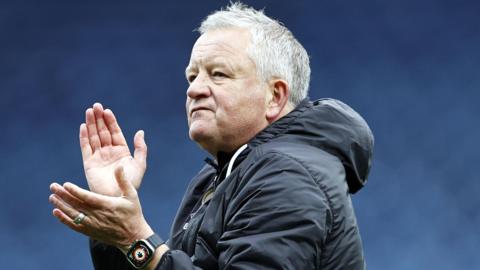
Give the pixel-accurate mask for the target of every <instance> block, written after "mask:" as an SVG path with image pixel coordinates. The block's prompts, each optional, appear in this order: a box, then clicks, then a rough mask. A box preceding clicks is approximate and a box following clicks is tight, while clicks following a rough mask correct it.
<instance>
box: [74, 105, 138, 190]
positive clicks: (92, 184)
mask: <svg viewBox="0 0 480 270" xmlns="http://www.w3.org/2000/svg"><path fill="white" fill-rule="evenodd" d="M85 115H86V117H85V118H86V119H85V123H83V124H81V125H80V135H79V137H80V148H81V150H82V158H83V167H84V170H85V176H86V178H87V182H88V186H89V188H90V190H91V191H93V192H95V193H98V194H103V195H109V196H120V193H121V190H120V189H119V186H118V184H117V181H115V173H114V172H115V169H116V168H119V167H122V168H123V171H124V176H125V179H126V180H127V181H129V182H130V183H131V184H132V185H133V186H134V187H135V188H136V189H138V188H139V187H140V184H141V182H142V178H143V175H144V173H145V170H146V167H147V163H146V159H147V145H146V144H145V138H144V132H143V131H142V130H140V131H138V132H137V133H136V134H135V137H134V139H133V144H134V147H135V152H134V156H133V157H132V155H131V153H130V150H129V149H128V145H127V142H126V140H125V137H124V136H123V134H122V130H121V129H120V126H119V125H118V123H117V120H116V119H115V115H114V114H113V112H112V111H111V110H109V109H106V110H104V109H103V107H102V105H101V104H100V103H95V104H94V105H93V108H89V109H88V110H87V111H86V113H85Z"/></svg>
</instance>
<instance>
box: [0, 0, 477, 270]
mask: <svg viewBox="0 0 480 270" xmlns="http://www.w3.org/2000/svg"><path fill="white" fill-rule="evenodd" d="M245 2H246V3H248V4H251V5H253V6H254V7H257V8H264V7H266V13H267V14H268V15H270V16H272V17H274V18H277V19H279V20H281V21H282V22H284V24H285V25H286V26H287V27H288V28H290V29H291V30H292V32H293V33H294V34H295V35H296V36H297V38H298V39H299V40H300V41H301V42H302V43H303V44H304V46H305V47H306V49H307V51H308V52H309V53H310V56H311V63H312V82H311V92H310V96H311V98H312V99H316V98H320V97H333V98H338V99H341V100H343V101H345V102H347V103H348V104H350V105H351V106H352V107H354V108H355V109H356V110H357V111H359V112H360V113H361V114H362V115H363V116H364V117H365V118H366V119H367V121H368V122H369V124H370V125H371V127H372V129H373V131H374V133H375V136H376V149H375V159H374V163H373V169H372V172H371V176H370V178H369V183H368V185H367V186H366V188H365V189H364V190H362V191H361V192H359V193H358V194H356V195H355V196H353V201H354V204H355V207H356V212H357V216H358V222H359V224H360V228H361V232H362V237H363V240H364V246H365V254H366V259H367V264H368V266H369V269H399V270H400V269H401V270H405V269H407V270H409V269H480V259H479V256H478V251H479V250H480V234H479V225H480V215H479V210H478V209H479V208H480V199H479V197H478V192H479V191H480V181H479V180H480V179H479V177H478V172H477V171H476V169H475V166H479V163H480V155H479V153H478V149H479V146H478V139H479V138H480V126H479V121H478V119H477V117H478V116H479V115H480V106H479V105H478V104H477V103H478V102H477V99H479V98H480V91H479V90H480V89H479V87H480V76H479V75H480V74H479V73H480V72H479V71H480V49H479V48H480V19H479V14H480V2H479V1H475V0H470V1H464V0H455V1H454V0H452V1H441V0H437V1H433V0H431V1H430V0H402V1H376V0H364V1H353V0H352V1H347V0H346V1H323V0H322V1H296V2H295V3H294V2H293V1H265V0H263V1H245ZM226 3H227V2H226V1H133V0H132V1H109V2H107V1H75V2H74V1H36V2H35V1H28V2H27V1H12V2H4V1H2V2H1V3H0V125H1V127H2V128H1V132H0V175H1V176H0V181H1V188H0V200H1V201H0V207H1V208H0V209H1V214H0V229H1V233H0V243H1V247H0V250H1V251H0V261H1V262H2V265H4V266H5V265H6V263H7V262H8V263H10V264H11V266H10V267H8V268H9V269H73V270H77V269H92V268H93V267H92V266H91V262H90V257H89V253H88V248H87V238H86V237H84V236H82V235H79V234H77V233H75V232H73V231H71V230H69V229H68V228H67V227H65V226H63V225H62V224H61V223H59V222H58V221H57V220H56V219H55V218H54V217H53V216H51V210H52V207H51V205H50V204H49V203H48V196H49V194H50V192H49V189H48V186H49V184H50V183H51V182H52V181H59V182H64V181H72V182H74V183H77V184H79V185H81V186H83V187H86V182H85V178H84V175H83V168H82V163H81V156H80V151H79V147H78V140H77V136H78V135H77V134H78V126H79V124H80V123H81V122H82V121H83V119H84V111H85V109H86V108H87V107H89V106H91V105H92V104H93V103H94V102H96V101H100V102H102V103H103V104H104V105H105V106H106V107H109V108H111V109H112V110H113V111H114V112H115V113H116V115H117V117H118V119H119V121H120V123H121V125H122V128H123V130H124V133H125V134H126V135H127V137H128V140H129V142H131V140H132V136H133V134H134V133H135V131H136V130H138V129H144V130H145V132H146V139H147V144H148V145H149V169H148V172H147V174H146V176H145V179H144V183H143V185H142V189H141V191H140V195H141V199H142V203H143V208H144V213H145V215H146V217H147V219H148V221H149V222H150V224H151V225H152V226H153V227H154V228H155V229H156V230H157V231H158V232H159V233H160V234H161V235H162V236H163V237H165V238H166V237H168V231H169V227H170V225H171V221H172V219H173V216H174V214H175V211H176V209H177V206H178V204H179V202H180V199H181V196H182V194H183V191H184V189H185V187H186V186H187V184H188V182H189V180H190V178H191V177H192V176H193V175H194V174H195V173H196V171H197V170H198V169H199V168H200V167H201V166H202V164H203V158H204V157H205V156H206V154H205V153H204V152H202V151H201V150H199V148H198V147H197V146H196V145H195V144H194V143H192V142H190V141H189V139H188V135H187V125H186V121H185V113H184V100H185V91H186V88H187V83H186V81H185V79H184V68H185V66H186V64H187V61H188V59H189V54H190V49H191V46H192V44H193V43H194V41H195V40H196V38H197V37H198V34H197V33H195V32H193V31H192V30H193V29H194V28H196V27H198V25H199V23H200V21H201V20H202V19H203V18H204V17H205V16H206V15H207V14H209V13H210V12H211V11H213V10H215V9H218V8H220V7H221V6H224V5H225V4H226ZM5 267H7V266H5ZM1 268H2V269H4V267H1Z"/></svg>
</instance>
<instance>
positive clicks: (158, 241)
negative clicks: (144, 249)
mask: <svg viewBox="0 0 480 270" xmlns="http://www.w3.org/2000/svg"><path fill="white" fill-rule="evenodd" d="M145 240H146V241H148V242H149V243H150V244H151V245H152V247H153V249H157V248H158V247H159V246H161V245H163V244H165V241H163V239H162V238H161V237H160V236H159V235H158V234H156V233H154V234H153V235H152V236H150V237H148V238H147V239H145Z"/></svg>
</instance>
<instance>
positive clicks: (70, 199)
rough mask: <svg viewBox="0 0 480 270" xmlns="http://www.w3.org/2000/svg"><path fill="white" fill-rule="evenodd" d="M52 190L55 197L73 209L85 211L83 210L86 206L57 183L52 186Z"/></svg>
mask: <svg viewBox="0 0 480 270" xmlns="http://www.w3.org/2000/svg"><path fill="white" fill-rule="evenodd" d="M50 190H51V191H52V192H53V193H54V194H55V195H57V196H58V197H59V198H60V199H61V200H63V201H64V202H66V203H67V204H69V205H71V206H72V207H73V208H75V209H77V210H79V211H83V209H85V204H84V203H83V202H82V201H81V200H79V199H78V198H76V197H74V196H73V195H72V194H71V193H70V192H68V191H67V190H66V189H65V188H63V187H62V186H60V185H59V184H57V183H53V184H51V185H50Z"/></svg>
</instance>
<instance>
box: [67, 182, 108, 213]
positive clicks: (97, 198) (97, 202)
mask: <svg viewBox="0 0 480 270" xmlns="http://www.w3.org/2000/svg"><path fill="white" fill-rule="evenodd" d="M63 187H64V188H65V189H66V190H67V191H68V192H69V193H71V194H72V195H73V196H75V197H77V198H78V199H80V200H81V201H83V202H84V203H85V204H87V205H88V206H91V207H93V208H103V207H104V206H106V205H108V204H109V200H108V197H107V196H105V195H100V194H97V193H93V192H91V191H88V190H85V189H83V188H81V187H79V186H77V185H75V184H72V183H68V182H67V183H65V184H63Z"/></svg>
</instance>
